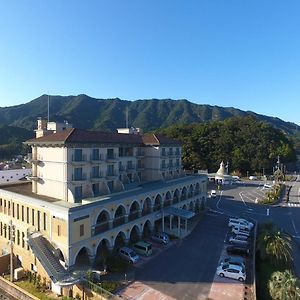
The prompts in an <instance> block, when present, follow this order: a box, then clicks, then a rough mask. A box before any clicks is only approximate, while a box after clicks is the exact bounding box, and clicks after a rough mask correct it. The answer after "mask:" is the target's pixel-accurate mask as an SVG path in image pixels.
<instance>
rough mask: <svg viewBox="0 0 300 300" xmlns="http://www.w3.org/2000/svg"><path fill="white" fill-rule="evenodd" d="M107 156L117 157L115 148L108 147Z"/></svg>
mask: <svg viewBox="0 0 300 300" xmlns="http://www.w3.org/2000/svg"><path fill="white" fill-rule="evenodd" d="M107 158H115V153H114V149H107Z"/></svg>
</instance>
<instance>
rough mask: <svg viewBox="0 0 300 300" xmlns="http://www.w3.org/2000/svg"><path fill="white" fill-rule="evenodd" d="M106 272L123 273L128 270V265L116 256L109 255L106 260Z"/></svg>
mask: <svg viewBox="0 0 300 300" xmlns="http://www.w3.org/2000/svg"><path fill="white" fill-rule="evenodd" d="M106 264H107V270H108V271H109V272H111V273H124V272H126V271H127V270H128V269H129V267H130V266H129V263H127V262H126V261H125V260H123V259H122V258H121V257H119V256H118V255H110V256H108V257H107V260H106Z"/></svg>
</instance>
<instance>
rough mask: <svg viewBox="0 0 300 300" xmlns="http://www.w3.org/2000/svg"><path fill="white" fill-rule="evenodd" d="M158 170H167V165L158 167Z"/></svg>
mask: <svg viewBox="0 0 300 300" xmlns="http://www.w3.org/2000/svg"><path fill="white" fill-rule="evenodd" d="M160 169H161V170H166V169H168V166H167V165H160Z"/></svg>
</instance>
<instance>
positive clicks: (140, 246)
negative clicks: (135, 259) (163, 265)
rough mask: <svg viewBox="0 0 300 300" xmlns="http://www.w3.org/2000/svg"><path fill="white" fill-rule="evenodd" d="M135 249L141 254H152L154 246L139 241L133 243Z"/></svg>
mask: <svg viewBox="0 0 300 300" xmlns="http://www.w3.org/2000/svg"><path fill="white" fill-rule="evenodd" d="M133 249H134V251H136V252H137V253H139V254H141V255H145V256H150V255H151V254H152V246H151V244H149V243H146V242H137V243H135V244H134V245H133Z"/></svg>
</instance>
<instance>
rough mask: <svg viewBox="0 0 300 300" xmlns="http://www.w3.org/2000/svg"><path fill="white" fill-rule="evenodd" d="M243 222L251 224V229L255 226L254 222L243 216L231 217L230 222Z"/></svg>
mask: <svg viewBox="0 0 300 300" xmlns="http://www.w3.org/2000/svg"><path fill="white" fill-rule="evenodd" d="M231 221H232V222H238V221H239V222H242V223H246V224H249V225H250V227H251V229H252V228H253V227H254V224H253V223H251V222H250V221H248V220H246V219H243V218H230V219H229V222H231Z"/></svg>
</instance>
